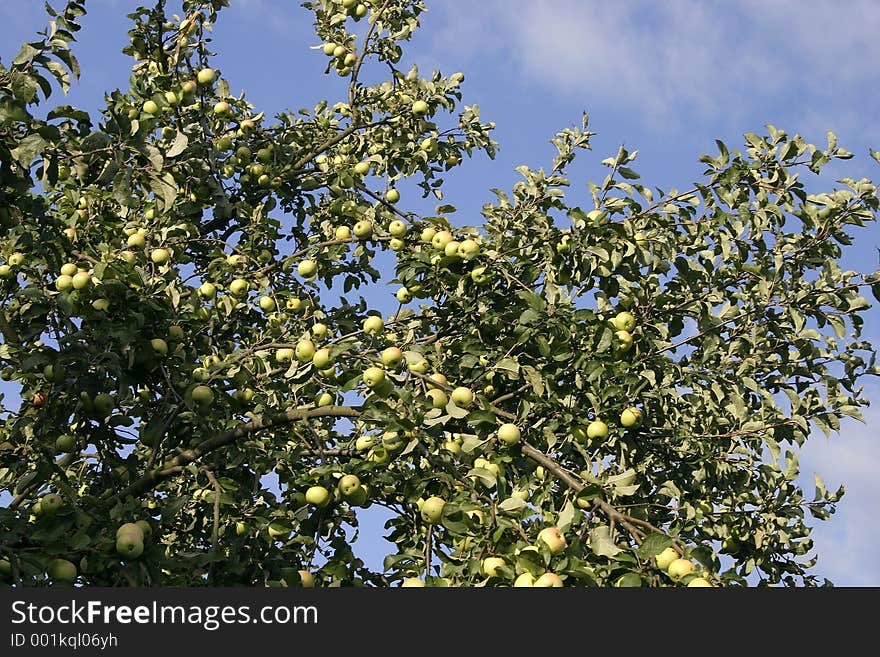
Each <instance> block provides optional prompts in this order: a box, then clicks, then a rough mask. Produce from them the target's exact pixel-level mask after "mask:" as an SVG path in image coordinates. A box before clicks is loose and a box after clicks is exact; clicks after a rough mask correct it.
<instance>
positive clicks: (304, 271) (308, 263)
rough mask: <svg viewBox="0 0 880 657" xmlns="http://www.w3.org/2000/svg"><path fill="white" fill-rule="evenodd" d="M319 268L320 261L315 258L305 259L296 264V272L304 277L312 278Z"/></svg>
mask: <svg viewBox="0 0 880 657" xmlns="http://www.w3.org/2000/svg"><path fill="white" fill-rule="evenodd" d="M317 270H318V263H316V262H315V261H314V260H303V261H302V262H300V263H299V264H298V265H297V266H296V273H297V274H299V275H300V276H302V277H303V278H311V277H312V276H314V275H315V272H316V271H317Z"/></svg>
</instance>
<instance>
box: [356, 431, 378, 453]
mask: <svg viewBox="0 0 880 657" xmlns="http://www.w3.org/2000/svg"><path fill="white" fill-rule="evenodd" d="M375 444H376V437H375V436H370V435H364V436H358V437H357V440H355V441H354V448H355V449H356V450H357V451H359V452H365V451H367V450H368V449H370V448H371V447H372V446H373V445H375Z"/></svg>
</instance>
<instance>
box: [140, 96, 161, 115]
mask: <svg viewBox="0 0 880 657" xmlns="http://www.w3.org/2000/svg"><path fill="white" fill-rule="evenodd" d="M142 109H143V110H144V112H145V113H146V114H154V115H155V114H158V113H159V106H158V105H157V104H156V101H155V100H148V101H147V102H145V103H144V106H143V108H142Z"/></svg>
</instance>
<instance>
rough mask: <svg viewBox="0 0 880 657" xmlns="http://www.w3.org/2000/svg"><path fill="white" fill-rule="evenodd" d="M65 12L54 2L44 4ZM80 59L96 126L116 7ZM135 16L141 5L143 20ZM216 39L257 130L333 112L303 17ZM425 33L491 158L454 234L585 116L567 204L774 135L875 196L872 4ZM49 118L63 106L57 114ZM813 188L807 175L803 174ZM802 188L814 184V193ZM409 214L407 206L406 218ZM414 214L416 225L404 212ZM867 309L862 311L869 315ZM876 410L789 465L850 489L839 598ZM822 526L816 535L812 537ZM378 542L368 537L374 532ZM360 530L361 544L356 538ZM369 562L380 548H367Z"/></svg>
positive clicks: (587, 18) (763, 7)
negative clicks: (490, 130) (607, 171)
mask: <svg viewBox="0 0 880 657" xmlns="http://www.w3.org/2000/svg"><path fill="white" fill-rule="evenodd" d="M56 4H57V5H59V6H60V5H61V2H60V0H58V1H57V2H56ZM87 4H88V7H89V12H90V14H89V16H87V17H86V19H85V28H84V29H83V31H82V32H81V33H80V35H81V36H80V43H79V45H78V47H77V48H76V53H77V56H78V57H79V58H80V61H81V63H82V66H83V71H84V76H83V79H82V81H81V82H80V83H79V84H77V85H76V88H75V89H74V90H73V92H72V93H71V95H70V99H69V101H70V102H71V103H72V104H75V105H79V106H82V107H84V108H86V109H89V110H94V109H95V108H96V107H98V106H99V105H100V101H101V98H102V95H103V92H104V91H105V90H108V89H112V88H116V87H121V88H124V87H126V86H127V79H128V75H129V72H130V61H129V60H127V58H126V57H125V56H123V55H122V54H121V53H120V50H121V48H122V47H123V46H124V45H125V44H126V37H125V31H126V30H127V20H126V19H125V17H124V14H125V13H126V12H127V11H131V10H132V9H133V8H134V7H135V6H136V5H137V4H140V3H136V2H134V1H128V0H89V2H88V3H87ZM145 4H146V3H145ZM232 4H233V5H234V6H233V7H232V8H230V9H228V10H225V11H224V12H223V13H222V16H223V18H222V19H221V21H220V22H219V23H218V24H217V26H216V30H215V36H216V42H215V48H214V49H215V50H216V51H219V53H220V54H219V56H218V57H217V59H216V62H215V64H216V67H217V68H219V69H221V71H222V73H223V75H224V77H226V78H227V79H228V80H229V81H230V86H231V90H232V91H233V93H237V92H238V91H239V90H246V92H247V95H248V98H249V99H250V100H251V102H253V103H255V104H256V105H257V106H258V108H260V109H262V110H264V111H266V113H267V114H269V115H271V114H272V113H273V112H275V111H278V110H282V109H286V108H291V109H298V108H300V107H313V106H314V105H315V103H316V102H317V101H318V100H319V99H321V98H329V99H331V102H332V101H335V100H337V99H341V93H340V91H341V88H342V84H341V82H340V80H339V79H338V78H336V77H335V76H329V77H324V76H323V75H322V70H323V66H324V64H325V61H326V60H325V58H324V56H323V55H321V54H320V53H319V51H317V50H310V46H314V45H318V40H317V38H316V37H315V36H314V34H313V33H312V31H311V20H310V14H309V13H308V12H306V11H305V10H304V9H302V8H300V7H299V6H298V3H297V2H290V1H289V0H232ZM42 5H43V2H42V0H0V57H2V60H3V61H4V62H7V63H8V61H9V60H10V59H11V58H12V57H13V56H14V55H15V52H17V48H18V45H19V44H20V43H21V42H22V41H23V40H25V39H27V38H29V35H31V34H33V33H34V32H35V31H36V30H37V29H40V28H41V27H42V26H43V25H44V22H45V18H44V14H43V13H42ZM428 5H429V12H428V13H427V14H425V15H423V20H422V24H423V29H422V30H421V31H420V32H418V33H417V35H416V38H415V39H414V42H413V43H412V44H410V46H409V47H408V49H407V55H406V59H407V61H412V62H417V63H418V64H419V66H420V69H421V70H422V71H423V72H428V71H430V70H432V69H435V68H437V69H440V70H441V71H443V72H444V73H451V72H453V71H463V72H464V73H465V74H466V78H465V83H464V85H463V89H464V94H465V103H467V104H474V103H476V104H478V105H479V106H480V109H481V114H482V116H483V118H484V120H491V121H495V122H496V124H497V130H496V132H495V138H496V139H497V140H498V141H499V142H500V143H501V147H502V148H501V151H500V152H499V154H498V157H497V158H496V160H495V161H494V162H492V161H489V160H488V159H487V158H485V157H479V158H476V159H475V160H472V161H470V162H466V163H465V165H464V166H463V167H462V168H460V169H459V170H458V172H457V173H456V174H454V175H452V176H450V177H449V179H448V183H447V186H446V188H445V195H446V200H447V201H448V202H451V203H452V204H454V205H456V206H457V207H458V208H459V212H458V219H457V221H458V222H459V223H468V224H475V223H479V222H480V219H481V217H480V216H479V209H480V207H481V206H482V205H483V204H484V203H487V202H491V201H492V200H493V197H492V195H491V193H490V192H489V189H491V188H493V187H499V188H501V189H509V188H510V186H511V185H512V184H513V183H514V182H515V181H516V180H517V179H518V174H517V173H516V172H515V171H514V167H516V166H518V165H520V164H526V165H528V166H530V167H533V168H538V167H541V166H544V167H546V166H547V165H548V163H549V161H550V159H551V158H552V154H553V149H552V147H551V146H550V144H549V142H548V139H549V138H550V137H552V136H553V134H554V133H555V132H556V131H557V130H559V129H562V128H564V127H567V126H569V125H571V124H575V123H577V122H578V121H579V120H580V115H581V113H582V112H583V111H586V112H587V113H588V114H589V115H590V124H591V129H592V130H594V131H595V132H597V136H596V137H595V138H594V139H593V151H592V152H588V153H585V154H584V155H582V156H581V158H580V159H581V163H580V164H579V165H578V166H576V167H575V168H574V169H573V175H572V188H571V191H570V194H571V195H575V196H576V195H581V199H582V203H583V204H588V198H589V196H588V193H587V188H586V184H585V183H586V182H587V181H588V180H595V181H601V178H602V177H603V176H604V169H603V168H602V167H600V166H599V164H598V163H599V161H600V160H602V159H603V158H605V157H607V156H609V155H613V154H615V153H616V151H617V148H618V146H620V145H625V146H626V148H627V149H629V150H630V151H632V150H634V149H636V148H637V149H639V157H638V159H637V160H636V162H635V168H636V169H637V170H638V171H639V172H640V173H641V174H642V175H643V182H644V183H645V184H647V185H649V186H652V187H660V188H662V189H664V190H668V189H669V188H670V187H677V188H679V189H686V188H687V187H689V183H691V182H692V181H694V180H697V179H698V178H699V177H700V174H701V172H702V165H701V164H700V163H699V162H698V160H697V158H698V156H699V155H700V154H703V153H714V152H715V147H714V141H713V140H714V139H716V138H718V139H721V140H723V141H725V142H726V143H727V144H728V146H729V147H730V148H739V147H740V145H741V143H742V133H744V132H757V133H762V132H764V127H763V126H764V124H766V123H772V124H773V125H775V126H776V127H777V128H781V129H785V130H786V131H788V132H789V134H795V133H800V134H802V135H803V136H804V137H805V138H806V139H807V140H808V141H811V142H813V143H816V144H818V145H820V146H824V144H825V132H826V130H832V131H834V132H835V133H836V134H837V136H838V138H839V140H840V144H841V146H843V147H844V148H847V149H849V150H850V151H853V152H854V153H855V157H854V158H853V159H852V160H849V161H847V162H835V163H834V164H833V165H830V166H829V167H828V168H827V169H826V171H827V175H825V176H824V177H823V184H824V186H825V187H830V186H831V185H833V181H834V179H835V178H838V177H842V176H849V177H852V178H856V179H858V178H861V177H868V178H872V179H874V180H875V181H876V180H877V179H880V167H878V166H877V164H876V163H875V162H874V161H873V160H872V159H871V158H870V157H869V156H868V147H869V146H870V147H872V148H875V149H880V124H878V123H877V121H876V117H878V116H880V94H878V93H877V89H878V87H880V69H878V68H877V62H878V61H880V40H878V39H877V38H876V35H877V34H878V33H880V4H878V3H876V2H874V1H873V0H849V1H836V2H831V1H822V2H820V1H817V0H773V1H772V2H766V0H765V1H761V2H759V1H758V0H739V1H738V2H735V3H720V2H711V3H710V2H696V1H693V2H692V1H687V0H671V1H668V2H664V3H656V2H650V1H647V0H628V1H627V2H621V3H608V2H593V1H585V0H528V1H527V0H481V1H480V2H467V3H465V2H461V1H460V0H428ZM53 100H54V101H55V102H61V101H60V100H59V98H58V97H55V98H53ZM807 175H811V174H807ZM806 182H807V183H808V184H813V183H812V181H811V179H810V178H807V179H806ZM406 201H407V197H406V196H405V197H404V204H406ZM410 207H411V208H412V209H420V208H421V209H427V208H428V207H430V206H424V205H423V206H420V205H419V203H418V202H416V201H414V202H413V203H412V204H411V205H410ZM877 248H880V228H878V227H877V226H872V227H871V228H869V229H866V230H863V231H861V233H860V234H859V239H858V240H857V243H856V245H855V246H854V247H853V248H851V249H849V250H848V251H847V253H846V255H845V257H844V260H843V265H844V267H845V268H850V269H856V270H860V271H863V272H868V271H873V270H874V269H876V268H877V255H878V252H877ZM869 300H871V301H873V299H869ZM865 338H866V339H868V340H871V341H872V342H875V343H876V342H878V341H880V311H878V310H877V309H876V308H875V309H872V310H871V311H869V314H868V316H867V321H866V326H865ZM866 386H867V387H866V390H867V392H868V395H867V396H868V397H869V398H871V399H872V400H874V401H875V406H873V407H872V408H870V409H868V410H867V411H866V414H865V415H866V420H867V422H866V423H865V424H861V423H859V422H856V421H851V420H850V421H845V422H844V423H843V427H842V430H841V432H840V435H833V436H832V437H831V439H830V440H828V439H826V438H825V437H824V436H823V435H821V434H817V435H816V436H815V437H814V439H813V440H811V441H810V442H808V444H807V447H806V448H805V449H804V451H803V452H802V455H801V464H802V471H803V482H804V486H805V490H806V491H807V492H808V494H809V492H810V491H811V490H812V483H811V482H812V474H813V472H814V471H815V472H819V473H820V474H821V475H822V477H823V478H824V479H825V481H826V483H828V487H829V488H831V489H833V488H836V486H837V485H838V484H840V483H844V484H845V485H846V487H847V494H846V495H845V496H844V498H843V500H842V503H841V505H840V510H839V511H838V513H837V514H836V515H835V516H833V517H832V520H831V521H830V522H827V523H820V524H819V525H818V526H817V529H816V531H815V534H814V535H815V539H816V547H817V551H818V553H819V555H820V561H819V565H818V566H817V568H816V569H815V572H816V573H817V574H819V575H822V576H825V577H828V578H829V579H831V580H832V581H834V582H835V584H837V585H844V586H880V562H878V561H877V559H876V546H877V545H878V543H880V526H878V525H877V523H876V522H875V521H874V519H875V517H876V511H875V510H876V508H877V504H878V503H880V478H878V477H876V476H875V474H874V468H875V467H876V465H877V464H880V442H878V441H877V439H876V435H877V434H878V433H880V431H878V428H880V382H873V381H868V382H866ZM817 522H818V521H817ZM376 529H379V527H376ZM367 531H369V530H367ZM377 547H378V546H377Z"/></svg>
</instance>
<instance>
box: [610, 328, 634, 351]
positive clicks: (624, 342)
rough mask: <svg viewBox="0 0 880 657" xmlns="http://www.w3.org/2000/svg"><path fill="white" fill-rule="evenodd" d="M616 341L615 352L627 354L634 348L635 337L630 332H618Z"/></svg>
mask: <svg viewBox="0 0 880 657" xmlns="http://www.w3.org/2000/svg"><path fill="white" fill-rule="evenodd" d="M614 337H615V339H616V344H615V350H616V351H617V352H618V353H621V354H625V353H626V352H628V351H629V350H630V349H632V346H633V336H632V333H630V332H629V331H616V332H615V333H614Z"/></svg>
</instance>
